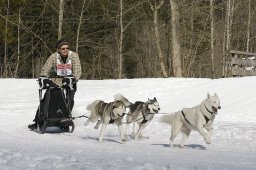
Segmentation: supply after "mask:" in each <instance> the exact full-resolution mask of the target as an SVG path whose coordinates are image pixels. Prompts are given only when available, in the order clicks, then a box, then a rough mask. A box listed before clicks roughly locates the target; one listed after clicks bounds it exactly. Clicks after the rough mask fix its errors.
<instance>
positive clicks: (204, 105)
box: [204, 104, 215, 114]
mask: <svg viewBox="0 0 256 170" xmlns="http://www.w3.org/2000/svg"><path fill="white" fill-rule="evenodd" d="M204 107H205V109H206V110H207V112H209V113H211V114H214V113H215V112H212V111H210V110H209V109H208V108H207V107H206V106H205V104H204Z"/></svg>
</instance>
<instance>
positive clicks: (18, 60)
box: [14, 7, 21, 78]
mask: <svg viewBox="0 0 256 170" xmlns="http://www.w3.org/2000/svg"><path fill="white" fill-rule="evenodd" d="M20 13H21V7H20V9H19V21H18V22H19V23H18V39H17V41H18V54H17V61H16V68H15V72H14V77H15V78H17V77H18V69H19V62H20V23H21V19H20Z"/></svg>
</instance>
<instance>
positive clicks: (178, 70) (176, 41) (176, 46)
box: [170, 0, 182, 77]
mask: <svg viewBox="0 0 256 170" xmlns="http://www.w3.org/2000/svg"><path fill="white" fill-rule="evenodd" d="M170 5H171V16H172V17H171V21H172V22H171V23H172V51H173V56H172V68H173V73H174V76H175V77H182V66H181V55H180V37H179V29H178V28H179V18H180V15H179V10H178V4H177V1H176V0H170Z"/></svg>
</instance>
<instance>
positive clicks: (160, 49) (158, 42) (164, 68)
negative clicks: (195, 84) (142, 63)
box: [148, 0, 168, 78]
mask: <svg viewBox="0 0 256 170" xmlns="http://www.w3.org/2000/svg"><path fill="white" fill-rule="evenodd" d="M148 3H149V4H150V8H151V10H152V11H153V15H154V21H153V23H154V31H155V38H156V41H155V42H156V46H157V50H158V57H159V62H160V67H161V70H162V74H163V77H165V78H167V77H168V72H167V71H166V67H165V63H164V56H163V52H162V48H161V45H160V37H159V30H158V27H159V26H158V11H159V9H160V8H161V7H162V5H163V4H164V0H161V1H160V3H159V4H158V5H157V4H156V2H155V4H154V5H152V3H151V2H150V1H148Z"/></svg>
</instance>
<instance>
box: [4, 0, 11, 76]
mask: <svg viewBox="0 0 256 170" xmlns="http://www.w3.org/2000/svg"><path fill="white" fill-rule="evenodd" d="M9 5H10V4H9V0H8V1H7V7H6V19H5V37H4V73H3V77H4V78H6V77H7V76H8V69H7V36H8V34H7V33H8V18H9Z"/></svg>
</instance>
